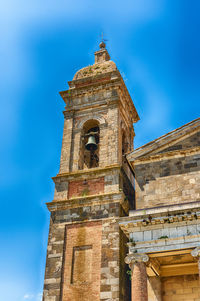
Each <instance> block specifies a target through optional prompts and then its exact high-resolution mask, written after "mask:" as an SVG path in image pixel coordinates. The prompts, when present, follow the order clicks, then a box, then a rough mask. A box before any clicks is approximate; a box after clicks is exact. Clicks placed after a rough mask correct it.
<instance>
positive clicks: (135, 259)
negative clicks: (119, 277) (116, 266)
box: [124, 253, 149, 268]
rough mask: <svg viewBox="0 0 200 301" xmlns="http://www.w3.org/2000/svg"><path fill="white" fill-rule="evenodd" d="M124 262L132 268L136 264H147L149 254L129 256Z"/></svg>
mask: <svg viewBox="0 0 200 301" xmlns="http://www.w3.org/2000/svg"><path fill="white" fill-rule="evenodd" d="M124 261H125V263H126V264H128V265H129V266H130V268H131V267H132V265H133V264H134V263H137V262H144V263H146V262H148V261H149V256H148V255H147V254H143V253H135V254H128V255H127V256H126V257H125V260H124Z"/></svg>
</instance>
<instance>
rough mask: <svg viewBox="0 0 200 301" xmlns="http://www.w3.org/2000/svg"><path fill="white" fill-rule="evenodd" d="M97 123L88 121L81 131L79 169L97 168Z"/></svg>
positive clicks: (98, 135)
mask: <svg viewBox="0 0 200 301" xmlns="http://www.w3.org/2000/svg"><path fill="white" fill-rule="evenodd" d="M99 137H100V129H99V123H98V121H96V120H88V121H87V122H86V123H85V124H84V126H83V130H82V135H81V139H82V143H81V148H80V159H79V169H87V168H94V167H98V166H99Z"/></svg>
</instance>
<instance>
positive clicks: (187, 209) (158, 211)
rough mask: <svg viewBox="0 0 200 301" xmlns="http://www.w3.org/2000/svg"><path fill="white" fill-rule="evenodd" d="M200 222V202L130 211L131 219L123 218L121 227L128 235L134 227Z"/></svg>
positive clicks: (120, 223)
mask: <svg viewBox="0 0 200 301" xmlns="http://www.w3.org/2000/svg"><path fill="white" fill-rule="evenodd" d="M197 219H198V220H200V201H198V202H191V203H186V204H177V205H171V206H163V207H157V208H149V209H140V210H134V211H130V213H129V217H122V218H121V219H120V222H119V226H120V228H121V229H122V231H123V232H124V233H125V234H126V235H128V234H129V233H131V232H133V229H134V227H146V228H148V226H154V225H159V224H165V223H170V224H171V223H177V222H182V221H192V220H197Z"/></svg>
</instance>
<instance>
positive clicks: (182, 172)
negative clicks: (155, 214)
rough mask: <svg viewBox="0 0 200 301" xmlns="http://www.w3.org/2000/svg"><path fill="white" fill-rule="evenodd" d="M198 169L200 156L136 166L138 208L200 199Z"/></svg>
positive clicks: (199, 167)
mask: <svg viewBox="0 0 200 301" xmlns="http://www.w3.org/2000/svg"><path fill="white" fill-rule="evenodd" d="M199 169H200V155H193V156H187V157H181V158H174V159H171V160H169V159H168V160H167V159H165V160H162V161H155V162H149V163H144V164H138V165H136V166H135V177H136V181H135V189H136V208H137V209H139V208H148V207H154V206H163V205H169V204H177V203H183V202H190V201H197V200H199V199H200V194H199V181H200V171H199Z"/></svg>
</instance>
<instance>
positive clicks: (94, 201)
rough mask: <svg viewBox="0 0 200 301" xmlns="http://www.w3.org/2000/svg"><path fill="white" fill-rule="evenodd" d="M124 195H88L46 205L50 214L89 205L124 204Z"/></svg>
mask: <svg viewBox="0 0 200 301" xmlns="http://www.w3.org/2000/svg"><path fill="white" fill-rule="evenodd" d="M124 198H125V195H124V193H123V192H118V193H115V192H111V193H104V194H97V195H89V196H84V197H76V198H73V199H70V200H69V199H67V200H60V201H52V202H49V203H46V205H47V208H48V209H49V211H50V212H52V211H56V210H61V209H62V210H63V209H70V208H78V207H83V206H91V205H98V204H100V205H102V204H106V203H110V202H112V203H120V204H122V205H123V204H124V203H125V201H124Z"/></svg>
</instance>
